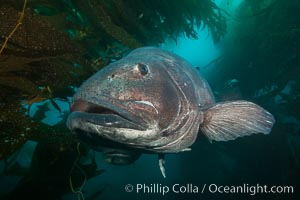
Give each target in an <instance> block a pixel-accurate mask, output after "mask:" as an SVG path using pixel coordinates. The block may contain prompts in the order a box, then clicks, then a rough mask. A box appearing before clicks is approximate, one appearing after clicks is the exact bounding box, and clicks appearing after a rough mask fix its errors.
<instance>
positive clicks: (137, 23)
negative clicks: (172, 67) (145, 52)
mask: <svg viewBox="0 0 300 200" xmlns="http://www.w3.org/2000/svg"><path fill="white" fill-rule="evenodd" d="M228 4H230V1H228ZM299 8H300V2H299V1H298V0H290V1H286V0H264V1H261V0H245V1H244V2H243V3H242V4H241V6H240V8H239V13H238V14H237V15H231V14H230V13H228V12H227V11H226V9H224V8H222V9H220V8H218V7H217V6H216V5H215V3H214V1H213V0H185V1H181V0H151V1H148V0H85V1H84V0H0V159H5V161H6V162H7V163H8V164H7V166H8V167H7V169H5V170H4V173H5V174H8V175H16V174H17V175H21V176H24V177H25V178H24V180H23V182H22V183H21V185H26V187H20V188H19V190H18V192H16V193H15V194H17V193H19V194H23V193H22V192H24V191H27V192H28V191H31V190H33V191H34V192H36V190H35V189H36V188H38V189H39V191H40V193H41V195H43V196H41V198H45V194H49V199H55V198H58V197H59V196H61V195H62V194H64V193H66V192H70V191H73V192H74V193H76V192H77V193H78V195H79V196H80V195H81V194H80V187H81V185H82V183H83V182H84V180H83V177H82V173H81V171H82V170H84V174H85V176H86V177H85V178H90V177H93V176H96V175H98V174H101V173H103V171H101V170H99V169H97V167H96V164H95V162H94V160H93V161H92V162H91V163H90V164H89V165H81V166H80V168H79V167H75V168H74V162H75V161H77V160H78V155H83V154H87V153H88V147H85V146H84V145H80V146H78V143H77V139H76V138H73V136H72V135H71V134H70V133H69V131H68V130H67V129H66V127H65V123H64V120H62V122H61V123H59V124H56V125H54V126H50V125H47V124H44V123H42V122H41V120H40V119H42V118H43V116H45V112H46V111H48V110H49V105H51V106H52V107H53V108H54V109H55V110H56V111H57V112H59V113H60V115H61V118H62V119H65V118H66V116H67V115H68V113H67V112H63V111H62V110H61V108H60V106H59V104H58V103H57V101H58V100H59V101H65V102H67V103H69V102H70V99H69V97H71V96H72V95H73V94H74V90H75V88H76V87H77V86H79V85H80V84H81V83H82V82H83V81H84V80H85V79H86V78H87V77H89V76H90V75H91V74H93V73H95V72H96V71H98V70H99V69H101V68H102V67H104V66H105V65H107V64H109V63H111V62H113V61H115V60H118V59H120V58H121V57H122V56H124V55H126V54H127V53H128V52H129V51H130V50H132V49H134V48H137V47H141V46H146V45H159V44H161V43H163V42H164V40H165V39H166V38H172V39H173V40H175V41H176V40H177V38H178V37H180V36H185V37H188V38H193V39H197V37H198V35H197V30H196V29H198V28H199V29H204V28H208V30H209V31H210V33H211V35H212V38H213V40H214V42H215V43H216V44H221V48H223V52H225V53H222V55H221V56H220V57H219V58H218V59H216V60H214V61H213V62H212V63H211V64H210V65H209V66H200V70H202V71H203V73H204V75H205V77H207V79H208V81H209V83H210V84H211V86H212V89H213V90H214V93H215V95H216V97H217V99H218V100H231V99H241V98H242V99H248V100H252V101H254V102H257V103H258V104H260V105H262V106H263V107H265V108H267V109H268V110H270V112H271V113H273V114H274V116H275V118H276V121H277V122H276V126H275V128H274V132H275V134H274V135H275V136H274V137H277V138H279V140H276V141H280V142H283V143H286V144H287V145H286V147H287V148H286V149H281V148H277V147H274V152H275V153H274V154H276V155H279V157H278V158H274V160H275V161H278V160H279V161H280V158H284V160H285V161H286V162H287V163H288V166H285V165H283V164H282V163H280V162H278V163H280V164H279V166H276V169H277V168H278V170H282V171H283V172H282V173H283V175H284V176H285V180H292V181H296V180H297V178H296V177H295V174H297V173H296V171H297V170H296V169H299V162H300V161H299V159H300V158H299V145H300V139H299V127H300V122H299V118H300V111H299V109H297V108H298V107H299V103H300V102H299V97H300V96H299V94H300V83H299V81H300V76H299V74H300V57H299V55H300V49H299V47H300V37H299V35H300V21H299V18H300V13H299ZM231 23H232V24H233V25H232V26H233V28H232V33H231V32H229V33H228V34H227V35H226V31H227V25H228V24H231ZM225 35H226V36H225ZM224 36H225V39H226V38H227V39H226V42H228V44H230V46H226V44H227V43H226V42H224V41H223V40H224ZM233 44H234V46H233ZM222 45H223V46H222ZM199 56H201V55H199ZM35 104H39V106H38V111H37V112H36V113H35V115H34V116H29V113H30V110H31V108H32V107H33V106H34V105H35ZM287 132H288V133H289V134H286V133H287ZM28 140H33V141H37V142H38V146H37V148H36V150H35V153H34V157H33V161H32V166H31V169H30V170H29V171H26V172H24V171H20V168H19V167H18V166H17V165H12V164H10V162H9V161H10V159H9V158H11V155H14V153H15V152H17V151H18V149H20V148H21V147H22V145H23V144H24V143H25V142H26V141H28ZM297 146H298V148H296V147H297ZM66 158H67V159H66ZM62 165H63V166H64V170H61V168H60V166H62ZM281 165H282V166H281ZM70 171H73V173H72V177H73V182H72V183H73V186H74V188H73V187H71V188H70V182H69V180H70ZM249 176H250V175H249ZM58 183H60V184H58ZM42 185H47V188H46V187H39V186H42ZM49 188H50V189H49ZM0 195H1V194H0ZM12 198H15V199H19V198H20V196H16V197H12Z"/></svg>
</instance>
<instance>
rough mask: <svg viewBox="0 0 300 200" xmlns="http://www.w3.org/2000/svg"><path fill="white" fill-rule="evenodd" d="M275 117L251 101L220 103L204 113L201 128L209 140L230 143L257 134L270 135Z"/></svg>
mask: <svg viewBox="0 0 300 200" xmlns="http://www.w3.org/2000/svg"><path fill="white" fill-rule="evenodd" d="M274 122H275V119H274V117H273V116H272V114H270V113H269V112H268V111H266V110H265V109H263V108H262V107H260V106H258V105H256V104H254V103H252V102H249V101H231V102H223V103H218V104H216V105H215V106H213V107H212V108H210V109H208V110H207V111H206V112H205V113H204V120H203V123H202V124H201V126H200V129H201V130H202V132H203V133H204V134H205V135H206V136H207V137H208V139H209V140H215V141H228V140H234V139H236V138H238V137H243V136H247V135H251V134H255V133H264V134H268V133H270V131H271V129H272V127H273V124H274Z"/></svg>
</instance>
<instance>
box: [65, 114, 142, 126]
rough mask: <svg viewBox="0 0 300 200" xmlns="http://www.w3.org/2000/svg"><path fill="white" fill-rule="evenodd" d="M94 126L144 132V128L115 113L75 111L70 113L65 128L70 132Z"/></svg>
mask: <svg viewBox="0 0 300 200" xmlns="http://www.w3.org/2000/svg"><path fill="white" fill-rule="evenodd" d="M88 123H89V124H94V125H95V126H103V127H111V128H128V129H135V130H145V128H144V127H142V126H140V125H139V124H136V123H134V122H132V121H130V120H128V119H126V118H124V117H122V116H121V115H118V114H115V113H89V112H81V111H75V112H72V113H71V114H70V115H69V117H68V120H67V127H68V128H69V129H70V130H74V129H83V130H84V127H85V126H84V124H88Z"/></svg>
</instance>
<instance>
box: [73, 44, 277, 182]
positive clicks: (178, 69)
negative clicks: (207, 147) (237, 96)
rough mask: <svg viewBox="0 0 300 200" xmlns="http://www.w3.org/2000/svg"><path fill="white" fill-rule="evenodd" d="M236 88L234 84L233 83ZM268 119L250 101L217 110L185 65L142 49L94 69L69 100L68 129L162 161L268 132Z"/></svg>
mask: <svg viewBox="0 0 300 200" xmlns="http://www.w3.org/2000/svg"><path fill="white" fill-rule="evenodd" d="M233 82H234V81H233ZM274 122H275V120H274V117H273V116H272V115H271V114H270V113H269V112H268V111H266V110H265V109H263V108H262V107H260V106H258V105H256V104H254V103H252V102H249V101H243V100H241V101H226V102H221V103H215V100H214V96H213V94H212V91H211V89H210V87H209V85H208V83H207V82H206V80H205V79H204V78H203V77H202V76H201V75H199V74H198V73H197V71H196V69H195V68H193V66H192V65H191V64H189V63H188V62H187V61H186V60H184V59H183V58H181V57H179V56H177V55H175V54H173V53H170V52H168V51H164V50H161V49H159V48H152V47H144V48H138V49H136V50H134V51H132V52H131V53H130V54H129V55H127V56H126V57H124V58H122V59H121V60H119V61H117V62H114V63H112V64H110V65H108V66H107V67H105V68H104V69H102V70H100V71H99V72H97V73H96V74H94V75H93V76H92V77H90V78H89V79H88V80H87V81H85V82H84V83H83V84H82V86H81V87H80V88H79V89H78V91H77V92H76V94H75V95H74V97H73V103H72V106H71V114H70V115H69V117H68V120H67V127H68V128H69V129H70V130H71V131H72V132H74V133H75V134H76V135H78V136H79V138H81V139H83V140H85V141H90V142H91V143H93V145H94V146H97V145H99V146H108V147H112V148H114V147H118V148H121V149H131V150H135V151H139V152H146V153H157V154H158V155H159V167H160V170H161V172H162V174H163V176H164V177H165V169H164V154H165V153H177V152H183V151H188V150H190V147H191V145H192V144H193V143H194V142H195V140H196V138H197V136H198V134H199V130H201V132H202V133H203V134H204V135H205V136H206V137H207V138H208V139H209V140H210V141H213V140H214V141H229V140H234V139H236V138H238V137H243V136H248V135H251V134H255V133H263V134H268V133H270V132H271V129H272V126H273V124H274Z"/></svg>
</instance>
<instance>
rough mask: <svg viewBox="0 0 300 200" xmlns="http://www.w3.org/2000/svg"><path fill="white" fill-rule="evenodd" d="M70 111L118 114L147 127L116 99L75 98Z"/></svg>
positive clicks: (145, 123)
mask: <svg viewBox="0 0 300 200" xmlns="http://www.w3.org/2000/svg"><path fill="white" fill-rule="evenodd" d="M70 112H71V113H72V112H85V113H90V114H93V115H97V114H98V115H104V114H111V115H118V116H120V117H121V118H124V119H126V120H128V121H130V122H132V123H134V124H136V125H138V126H140V127H141V128H143V129H146V128H147V122H146V121H144V120H143V119H142V118H141V117H138V116H136V115H134V114H133V113H131V112H129V111H128V110H126V106H124V105H123V104H122V103H121V102H118V100H113V101H108V100H99V99H98V100H94V99H88V100H83V99H76V100H74V102H73V103H72V105H71V107H70Z"/></svg>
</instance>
